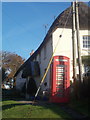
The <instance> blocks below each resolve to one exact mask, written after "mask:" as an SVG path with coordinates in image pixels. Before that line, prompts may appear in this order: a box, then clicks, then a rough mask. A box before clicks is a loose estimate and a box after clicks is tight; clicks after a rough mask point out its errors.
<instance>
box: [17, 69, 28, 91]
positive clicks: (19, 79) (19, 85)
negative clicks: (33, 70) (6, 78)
mask: <svg viewBox="0 0 90 120" xmlns="http://www.w3.org/2000/svg"><path fill="white" fill-rule="evenodd" d="M21 75H22V71H20V72H19V73H18V75H17V76H16V89H17V90H19V91H21V90H22V87H23V85H24V83H25V81H26V79H25V78H22V77H21Z"/></svg>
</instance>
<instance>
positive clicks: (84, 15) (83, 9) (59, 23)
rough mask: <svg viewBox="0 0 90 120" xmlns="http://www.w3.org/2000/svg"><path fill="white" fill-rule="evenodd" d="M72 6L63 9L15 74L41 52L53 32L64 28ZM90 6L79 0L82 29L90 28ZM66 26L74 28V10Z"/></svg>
mask: <svg viewBox="0 0 90 120" xmlns="http://www.w3.org/2000/svg"><path fill="white" fill-rule="evenodd" d="M71 9H72V7H71V6H70V7H69V8H67V9H66V10H65V11H63V12H62V13H61V14H59V16H58V17H57V18H56V20H55V21H54V22H53V24H52V25H51V27H50V29H49V31H48V32H47V35H46V36H45V38H44V40H43V42H42V43H41V45H40V46H39V48H38V49H37V50H36V51H35V52H34V54H33V55H32V56H31V57H30V58H29V59H28V60H27V61H26V62H25V63H24V64H23V65H22V66H21V67H20V69H19V70H18V71H17V73H16V74H15V76H16V75H17V74H18V72H19V71H20V70H21V69H23V67H25V65H26V64H27V63H28V62H29V61H32V60H33V58H34V57H35V56H36V55H37V54H38V53H39V51H40V50H41V49H42V47H43V46H44V45H45V44H46V42H47V41H48V39H49V37H50V36H51V34H52V33H53V32H54V31H55V30H56V29H57V28H63V27H64V25H65V22H66V19H67V16H68V15H69V14H70V10H71ZM71 11H72V10H71ZM89 11H90V7H89V6H88V5H86V4H85V3H83V2H79V23H80V30H85V29H86V30H90V24H89V21H90V16H89ZM65 28H70V29H72V12H71V15H70V17H69V19H68V22H67V24H66V26H65Z"/></svg>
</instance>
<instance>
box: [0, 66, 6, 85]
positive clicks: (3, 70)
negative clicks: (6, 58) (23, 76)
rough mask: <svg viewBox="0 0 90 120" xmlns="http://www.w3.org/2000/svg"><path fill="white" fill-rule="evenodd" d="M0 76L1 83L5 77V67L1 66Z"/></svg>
mask: <svg viewBox="0 0 90 120" xmlns="http://www.w3.org/2000/svg"><path fill="white" fill-rule="evenodd" d="M0 76H1V78H2V83H3V82H4V80H5V79H6V78H7V73H6V70H5V68H3V67H2V68H1V69H0Z"/></svg>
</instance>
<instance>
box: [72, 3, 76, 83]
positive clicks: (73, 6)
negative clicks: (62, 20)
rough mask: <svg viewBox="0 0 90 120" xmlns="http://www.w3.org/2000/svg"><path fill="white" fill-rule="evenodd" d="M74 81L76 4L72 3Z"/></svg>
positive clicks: (74, 68) (74, 63)
mask: <svg viewBox="0 0 90 120" xmlns="http://www.w3.org/2000/svg"><path fill="white" fill-rule="evenodd" d="M72 9H73V11H72V18H73V19H72V48H73V80H74V82H75V81H76V42H75V30H76V29H75V2H74V1H73V3H72Z"/></svg>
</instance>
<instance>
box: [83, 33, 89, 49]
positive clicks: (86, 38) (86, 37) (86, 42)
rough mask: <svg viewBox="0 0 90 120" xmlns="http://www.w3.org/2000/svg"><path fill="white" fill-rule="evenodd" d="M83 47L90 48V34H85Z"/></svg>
mask: <svg viewBox="0 0 90 120" xmlns="http://www.w3.org/2000/svg"><path fill="white" fill-rule="evenodd" d="M83 48H90V36H88V35H87V36H83Z"/></svg>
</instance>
